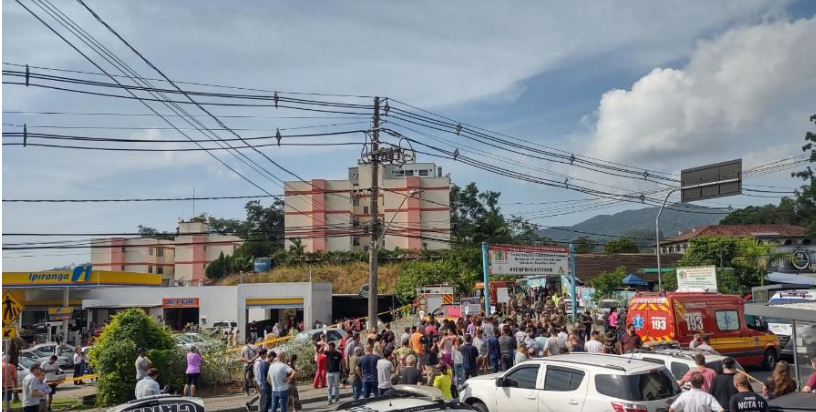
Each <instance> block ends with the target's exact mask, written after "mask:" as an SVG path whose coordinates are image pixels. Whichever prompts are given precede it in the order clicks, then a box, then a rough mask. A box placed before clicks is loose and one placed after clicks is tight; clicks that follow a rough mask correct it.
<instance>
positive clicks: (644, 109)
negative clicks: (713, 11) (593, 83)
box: [586, 18, 816, 170]
mask: <svg viewBox="0 0 816 412" xmlns="http://www.w3.org/2000/svg"><path fill="white" fill-rule="evenodd" d="M814 41H816V18H812V19H808V20H805V19H802V20H798V21H794V22H789V21H786V20H780V21H774V22H767V23H763V24H759V25H756V26H752V27H743V28H735V29H732V30H729V31H728V32H726V33H724V34H722V35H720V36H717V37H716V38H714V39H713V40H710V41H701V42H700V43H699V44H698V45H697V47H696V49H695V51H694V53H693V54H692V55H691V58H690V59H689V62H688V64H687V65H686V67H685V68H682V69H671V68H656V69H654V70H652V71H651V72H650V73H649V74H647V75H646V76H644V77H642V78H641V79H639V80H638V81H637V82H635V83H634V84H633V85H632V87H631V89H629V90H619V89H616V90H610V91H609V92H607V93H605V94H604V95H603V97H602V98H601V100H600V104H599V106H598V109H597V112H596V113H595V115H596V116H597V117H596V121H595V123H594V125H593V128H592V130H591V133H590V139H589V141H588V144H587V145H586V151H587V153H589V154H591V155H593V156H597V157H602V158H604V159H608V160H614V161H618V162H624V163H629V164H636V165H641V166H648V167H652V168H657V169H659V170H671V169H672V168H674V167H677V168H678V169H679V168H682V166H681V165H694V164H703V163H704V162H705V161H706V160H707V159H712V160H714V159H719V160H726V159H725V158H730V157H737V156H740V155H744V154H748V153H755V154H756V153H766V154H767V153H770V152H771V151H769V150H768V147H769V146H774V147H778V146H779V145H780V144H786V146H785V147H786V148H787V151H786V153H784V154H782V153H780V151H779V150H773V151H772V152H773V154H774V155H777V156H784V155H790V154H795V153H796V151H797V146H798V143H799V142H801V136H802V135H803V134H804V131H805V130H806V129H807V127H808V124H807V117H808V115H809V114H812V113H811V112H812V111H813V96H814V92H816V53H812V52H810V50H811V49H812V48H813V44H814ZM771 160H775V159H771V158H765V159H764V162H767V161H771ZM751 161H752V162H753V161H755V160H751Z"/></svg>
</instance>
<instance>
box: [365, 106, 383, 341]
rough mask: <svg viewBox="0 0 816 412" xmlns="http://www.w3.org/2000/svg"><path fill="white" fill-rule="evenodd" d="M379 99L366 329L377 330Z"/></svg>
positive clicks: (373, 147)
mask: <svg viewBox="0 0 816 412" xmlns="http://www.w3.org/2000/svg"><path fill="white" fill-rule="evenodd" d="M379 145H380V98H379V97H375V98H374V121H373V128H372V130H371V192H370V198H369V200H370V202H369V206H368V209H369V210H368V211H369V213H370V214H371V222H370V226H369V231H368V233H369V238H370V241H369V243H368V325H369V326H368V327H369V329H377V263H378V262H377V249H378V248H377V243H379V213H378V212H379V205H380V197H379V176H380V160H379V158H378V157H377V156H378V151H379V149H380V147H379Z"/></svg>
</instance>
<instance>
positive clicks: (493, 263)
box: [489, 245, 570, 276]
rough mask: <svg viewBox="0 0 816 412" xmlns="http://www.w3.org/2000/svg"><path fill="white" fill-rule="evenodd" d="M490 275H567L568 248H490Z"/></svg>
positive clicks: (508, 246) (568, 269) (507, 246)
mask: <svg viewBox="0 0 816 412" xmlns="http://www.w3.org/2000/svg"><path fill="white" fill-rule="evenodd" d="M489 257H490V274H491V275H520V276H525V275H555V276H560V275H568V274H569V273H570V267H569V261H570V259H569V248H566V247H563V246H516V245H494V246H490V250H489Z"/></svg>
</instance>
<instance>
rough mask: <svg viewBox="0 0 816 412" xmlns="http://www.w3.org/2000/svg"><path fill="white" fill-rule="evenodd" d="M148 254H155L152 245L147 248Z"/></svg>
mask: <svg viewBox="0 0 816 412" xmlns="http://www.w3.org/2000/svg"><path fill="white" fill-rule="evenodd" d="M147 254H148V255H150V256H153V248H152V247H151V248H148V249H147Z"/></svg>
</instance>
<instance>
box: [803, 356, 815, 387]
mask: <svg viewBox="0 0 816 412" xmlns="http://www.w3.org/2000/svg"><path fill="white" fill-rule="evenodd" d="M810 366H813V369H814V370H816V356H813V357H812V358H810ZM802 392H813V393H816V372H813V373H811V374H810V377H808V380H807V383H806V384H805V386H804V387H803V388H802Z"/></svg>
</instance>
